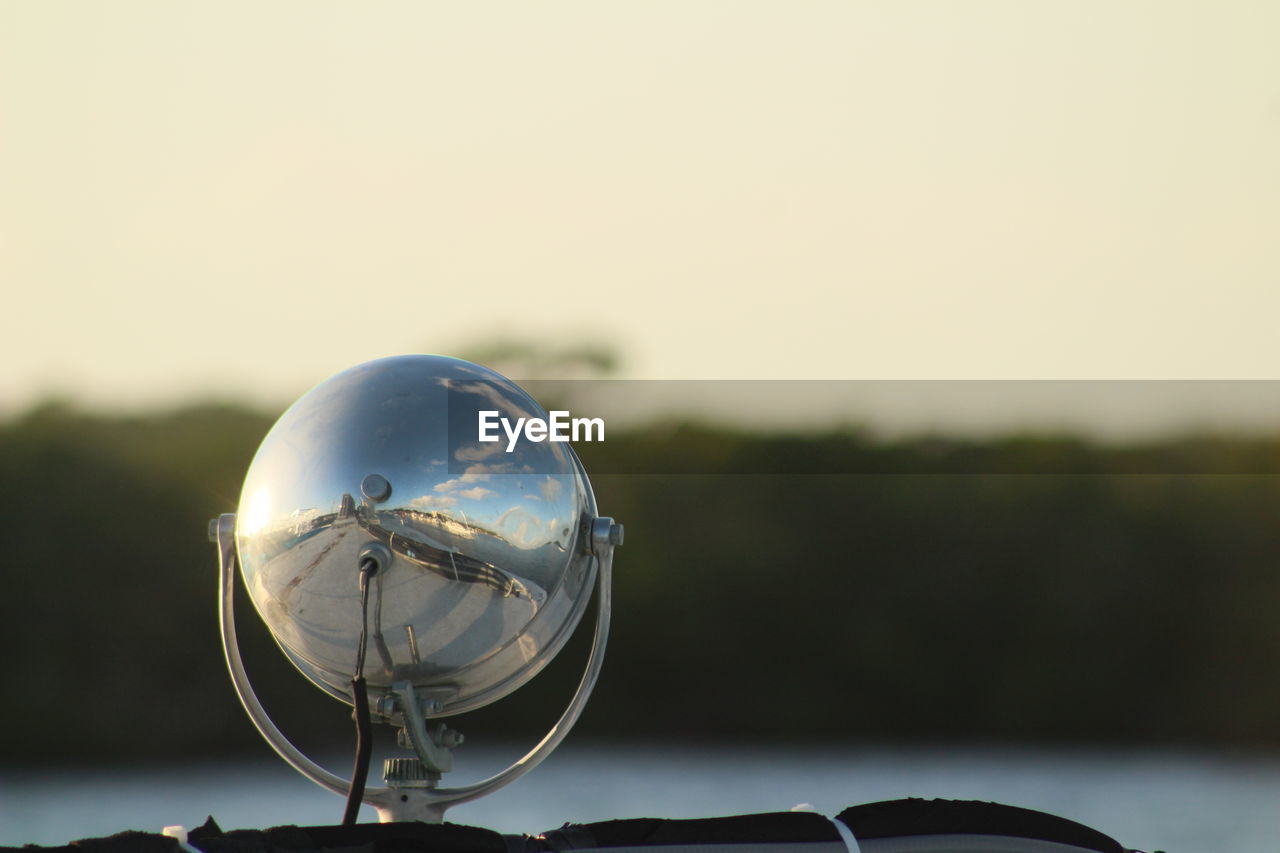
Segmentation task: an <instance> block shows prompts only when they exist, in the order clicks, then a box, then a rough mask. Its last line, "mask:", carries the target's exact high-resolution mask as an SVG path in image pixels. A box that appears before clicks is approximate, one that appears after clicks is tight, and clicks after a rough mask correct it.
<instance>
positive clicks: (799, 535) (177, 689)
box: [0, 404, 1280, 764]
mask: <svg viewBox="0 0 1280 853" xmlns="http://www.w3.org/2000/svg"><path fill="white" fill-rule="evenodd" d="M273 419H274V418H273V416H272V415H269V414H265V413H262V412H257V411H250V410H247V409H243V408H239V407H236V406H233V405H205V406H193V407H189V408H184V409H181V410H178V411H171V412H165V413H155V414H150V415H140V416H129V417H126V416H107V415H90V414H85V413H83V412H80V411H77V410H75V409H74V408H71V407H68V406H65V405H54V404H50V405H46V406H43V407H40V408H37V409H35V410H33V411H30V412H28V413H26V414H25V415H22V416H20V417H17V418H15V419H12V420H10V421H9V422H7V423H5V424H3V425H0V482H2V483H3V484H4V488H3V490H0V542H2V543H3V551H2V552H0V553H2V554H3V557H2V559H3V561H4V577H5V587H4V591H3V594H0V650H2V651H0V663H2V664H3V672H4V674H5V677H4V678H3V679H0V693H2V694H3V696H2V701H3V705H2V707H3V708H4V712H3V719H4V723H5V725H4V726H3V728H2V729H0V762H3V763H6V764H21V763H25V762H30V761H35V760H46V761H66V762H88V761H96V760H110V761H118V762H126V761H143V760H148V761H151V760H164V759H167V758H173V759H185V758H189V757H193V756H209V755H219V754H227V753H234V752H252V753H261V752H263V751H264V750H265V749H266V748H265V747H264V746H263V745H262V744H261V743H260V741H259V740H258V738H257V735H256V734H255V733H254V732H253V731H252V730H251V728H250V724H249V723H248V721H247V719H246V718H245V716H244V714H243V712H242V711H241V710H240V708H239V706H238V704H237V701H236V699H235V697H234V694H233V692H232V689H231V685H230V682H229V679H228V677H227V675H226V673H225V669H224V665H223V662H222V659H221V652H220V648H219V643H218V639H217V634H218V632H217V624H216V602H215V590H216V559H215V554H214V549H213V546H212V545H211V544H209V542H208V541H207V539H206V524H207V522H208V520H209V519H210V518H211V517H213V516H216V515H217V514H219V513H222V512H229V511H234V509H235V505H236V502H237V497H238V490H239V486H240V482H241V479H242V477H243V475H244V472H245V470H246V468H247V466H248V464H249V461H250V459H251V458H252V455H253V453H254V451H255V450H256V448H257V445H258V442H259V441H260V440H261V438H262V436H263V435H264V434H265V433H266V431H267V429H268V428H269V427H270V425H271V423H272V421H273ZM583 456H584V460H585V462H586V465H587V468H588V470H589V471H593V472H595V471H605V472H645V471H653V472H655V473H604V474H594V473H593V476H592V482H593V485H594V487H595V489H596V493H597V498H598V500H599V504H600V507H601V510H602V511H603V512H604V513H606V514H608V515H612V516H615V517H616V518H618V519H619V520H621V521H623V522H624V523H625V524H626V528H627V541H626V544H625V546H624V547H623V548H622V549H621V550H620V551H619V553H618V557H617V563H616V581H615V587H616V589H615V602H614V620H615V621H614V625H615V627H614V632H613V635H612V638H611V640H610V650H609V655H608V659H607V665H606V666H605V670H604V675H603V677H602V679H601V683H600V686H599V687H598V688H597V691H596V694H595V697H594V698H593V700H592V703H591V705H590V706H589V708H588V711H587V713H586V715H585V716H584V718H583V720H582V722H581V723H580V724H579V729H578V730H577V731H576V733H575V737H578V738H583V739H590V738H593V737H594V738H596V739H650V740H680V739H695V738H697V739H708V738H723V739H739V740H750V741H752V742H754V743H760V744H765V745H767V744H769V743H773V742H777V741H795V740H813V741H820V740H826V739H831V738H836V739H840V740H881V741H883V740H892V741H899V742H901V741H926V740H936V741H940V742H955V741H1010V742H1027V741H1036V742H1055V743H1067V742H1090V743H1098V742H1103V743H1152V744H1161V745H1171V744H1201V745H1210V746H1218V747H1228V748H1238V747H1248V748H1252V747H1275V746H1277V745H1280V722H1277V720H1280V680H1278V679H1277V678H1276V673H1277V672H1278V671H1280V618H1277V617H1278V614H1280V572H1277V570H1276V568H1277V555H1280V528H1278V526H1277V524H1276V517H1277V510H1278V509H1280V477H1277V476H1276V475H1275V474H1272V473H1267V472H1270V471H1276V470H1280V462H1278V461H1277V460H1280V440H1256V441H1251V442H1245V441H1230V440H1225V439H1212V438H1199V439H1183V440H1178V441H1165V442H1158V443H1149V444H1145V445H1134V446H1126V447H1116V446H1110V445H1097V444H1093V443H1090V442H1088V441H1084V440H1082V439H1079V438H1077V437H1071V436H1060V437H1055V436H1040V437H1012V438H1006V439H992V440H989V441H957V440H949V439H944V438H939V437H931V438H919V439H910V440H905V439H904V440H896V441H883V440H876V439H874V438H872V437H870V436H869V435H867V434H865V433H860V432H857V431H838V432H831V433H827V434H824V435H791V434H767V435H766V434H754V433H747V432H741V431H735V430H731V429H728V428H723V427H716V426H710V425H706V424H702V425H699V424H690V423H666V424H655V425H653V426H650V427H646V428H644V429H642V430H637V431H633V432H630V433H627V434H622V433H611V434H610V435H609V440H608V441H607V442H605V443H603V444H598V445H593V446H590V447H587V448H583ZM682 470H688V471H698V472H700V473H697V474H688V473H671V472H679V471H682ZM831 470H835V471H840V472H844V473H839V474H830V473H825V472H827V471H831ZM1026 472H1032V473H1026ZM240 617H241V618H240V620H239V621H240V625H241V632H242V635H243V641H244V644H245V647H246V649H245V654H246V658H247V659H248V661H249V664H250V669H251V671H252V673H253V675H254V678H255V680H256V683H257V684H258V685H259V686H260V688H261V692H262V693H263V694H264V701H265V702H266V703H267V704H268V706H269V707H270V708H271V710H272V713H273V714H276V715H277V716H278V717H279V718H280V722H281V724H282V727H283V728H284V729H285V730H286V731H287V732H289V733H290V734H291V735H293V736H295V737H296V739H297V740H298V741H299V742H300V743H301V744H302V745H303V746H304V747H307V748H319V749H327V748H332V749H346V748H348V746H349V742H350V738H351V735H350V725H351V724H350V713H349V710H348V709H346V708H344V707H343V706H342V705H340V704H339V703H337V702H335V701H333V700H331V699H329V698H326V697H324V696H323V695H322V694H321V693H320V692H319V691H317V690H316V689H315V688H314V687H312V686H310V685H309V684H308V683H307V682H305V681H304V680H303V679H302V678H301V677H300V676H298V675H296V674H295V673H294V671H293V670H292V668H291V667H290V666H289V664H288V663H287V662H286V661H285V660H284V657H283V655H281V654H280V653H279V652H278V651H277V650H276V649H275V648H274V646H273V644H272V642H271V640H270V638H269V636H268V635H267V633H266V630H265V628H263V627H262V626H261V624H260V622H259V620H258V619H257V617H256V615H255V614H254V613H253V611H252V608H251V607H250V606H249V605H248V603H247V601H245V600H243V599H242V602H241V605H240ZM589 618H591V617H590V615H589V616H588V619H589ZM588 633H589V632H587V631H583V630H579V631H578V636H577V637H575V641H574V642H573V643H571V645H570V647H569V648H568V649H566V651H565V652H563V653H562V654H561V656H560V658H559V659H557V661H556V662H555V663H553V664H552V665H551V666H550V667H549V668H548V670H547V673H546V674H545V675H544V676H541V677H539V678H538V679H535V680H534V682H532V683H531V684H529V685H528V686H526V687H524V688H522V689H521V690H520V691H518V692H517V693H516V694H514V695H513V696H511V697H509V698H508V699H506V700H504V701H502V702H500V703H498V704H497V705H495V706H493V707H491V708H488V709H484V710H481V711H478V712H475V713H473V714H470V715H467V716H466V717H464V718H461V719H459V720H458V721H457V723H456V725H458V726H459V727H460V728H462V729H463V730H464V731H465V732H467V734H468V737H469V740H470V741H471V742H477V741H479V740H480V739H481V738H482V737H488V738H495V737H499V736H505V735H508V734H510V735H518V736H526V735H528V736H538V735H540V734H541V733H542V731H543V730H545V727H546V726H547V725H548V724H549V723H550V722H551V721H552V720H554V719H555V717H556V716H557V715H558V714H559V711H560V709H561V708H562V706H563V704H564V703H565V702H566V701H567V699H568V696H569V695H570V693H571V692H572V688H573V684H574V683H575V682H576V679H577V676H578V673H579V671H580V667H581V662H582V659H583V658H584V656H585V646H586V641H587V638H586V635H587V634H588Z"/></svg>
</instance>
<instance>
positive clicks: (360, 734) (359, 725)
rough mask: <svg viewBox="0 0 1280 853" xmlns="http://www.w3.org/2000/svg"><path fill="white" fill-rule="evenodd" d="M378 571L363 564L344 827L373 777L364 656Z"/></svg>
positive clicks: (353, 819) (349, 823)
mask: <svg viewBox="0 0 1280 853" xmlns="http://www.w3.org/2000/svg"><path fill="white" fill-rule="evenodd" d="M377 571H378V564H377V562H376V561H374V560H371V559H367V560H364V561H363V562H361V563H360V645H359V646H358V647H357V649H356V671H355V677H354V678H352V679H351V699H352V702H353V703H354V704H355V713H354V714H353V716H354V718H355V721H356V760H355V767H354V768H353V769H352V772H351V790H350V791H348V792H347V810H346V812H345V813H344V814H343V816H342V825H343V826H352V825H353V824H354V823H355V822H356V816H357V815H358V814H359V813H360V804H361V803H362V802H363V801H364V785H365V782H366V781H367V780H368V778H369V759H370V757H371V756H372V754H373V731H372V729H373V723H372V721H371V720H370V718H369V693H368V691H367V690H365V680H364V656H365V649H366V648H367V647H368V645H369V576H370V575H372V574H374V573H375V572H377Z"/></svg>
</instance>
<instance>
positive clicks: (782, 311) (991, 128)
mask: <svg viewBox="0 0 1280 853" xmlns="http://www.w3.org/2000/svg"><path fill="white" fill-rule="evenodd" d="M1278 44H1280V4H1278V3H1275V2H1272V0H1258V2H1209V0H1204V2H1196V3H1187V2H1172V0H1156V1H1155V2H1124V0H1107V2H1085V1H1084V0H1043V1H1042V2H1031V1H1030V0H1007V2H996V0H974V1H973V2H910V0H877V2H861V3H859V2H782V0H776V2H745V0H736V1H735V2H704V1H703V0H679V2H629V3H623V2H598V0H584V2H538V3H528V2H520V3H515V2H500V3H467V2H452V3H426V2H362V3H355V2H350V3H337V2H317V0H305V2H216V3H214V2H209V3H200V4H196V3H188V2H175V0H156V2H136V0H132V1H131V0H113V2H76V3H68V2H51V0H3V2H0V285H2V286H3V292H4V309H3V312H2V313H0V359H2V361H3V365H4V366H3V367H0V413H4V412H12V411H14V410H15V409H20V408H22V407H23V406H25V405H27V404H29V403H30V402H31V401H32V400H33V399H37V398H39V397H41V396H42V395H45V394H47V393H49V392H50V391H58V392H61V393H64V394H70V395H72V396H74V397H78V398H82V399H85V400H88V401H90V402H92V403H95V404H107V403H115V404H125V405H130V406H135V405H142V404H150V403H155V402H162V403H166V402H171V401H176V400H179V399H183V398H191V397H199V396H203V395H206V394H209V393H219V394H224V395H235V396H243V397H246V398H249V399H254V400H273V401H275V400H280V401H287V400H289V399H292V398H293V397H295V396H297V395H298V394H300V393H301V392H302V391H304V390H305V389H306V388H307V387H309V386H311V385H312V384H314V383H316V382H318V381H320V380H321V379H323V378H325V377H326V376H328V375H330V374H332V373H334V372H336V371H338V370H341V369H343V368H345V367H348V366H350V365H352V364H355V363H358V362H360V361H364V360H367V359H370V358H375V357H379V356H383V355H391V354H395V353H400V352H413V351H434V352H444V353H452V352H455V351H457V350H458V349H460V348H462V347H465V346H468V345H470V343H471V342H474V341H484V340H490V339H493V338H495V337H502V336H511V335H515V336H519V337H523V338H532V339H537V340H544V341H547V342H551V343H554V342H557V341H563V340H578V339H581V338H583V337H593V338H597V339H607V340H613V341H616V343H617V345H618V348H619V349H620V350H621V351H622V353H623V354H624V356H625V357H626V360H627V362H626V368H627V369H626V373H625V375H627V376H632V377H646V378H742V379H779V378H797V379H830V378H850V379H852V378H862V379H893V378H929V379H954V378H981V379H1001V378H1024V379H1064V378H1071V379H1082V378H1098V379H1109V378H1154V379H1206V378H1238V379H1252V378H1267V379H1276V378H1280V335H1278V334H1277V325H1278V320H1280V49H1277V45H1278Z"/></svg>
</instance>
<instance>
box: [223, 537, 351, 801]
mask: <svg viewBox="0 0 1280 853" xmlns="http://www.w3.org/2000/svg"><path fill="white" fill-rule="evenodd" d="M217 524H218V527H217V531H216V536H217V542H218V573H219V576H220V578H219V595H218V622H219V624H220V625H221V628H222V653H223V656H224V657H226V659H227V669H229V670H231V683H232V684H233V685H235V688H236V695H237V696H239V697H240V704H241V705H243V706H244V709H245V711H246V712H247V713H248V714H249V719H251V720H253V724H254V726H256V727H257V729H258V733H259V734H261V735H262V737H263V739H264V740H266V742H267V743H268V744H269V745H270V746H271V748H272V749H274V750H275V751H276V754H277V755H279V756H280V757H281V758H283V759H284V760H285V761H286V762H288V764H289V766H290V767H292V768H293V769H294V770H297V771H298V772H299V773H301V774H302V775H303V776H306V777H307V778H308V779H310V780H311V781H312V782H315V783H316V784H317V785H320V786H321V787H324V788H328V789H329V790H330V791H333V792H334V793H335V794H342V795H345V794H346V792H347V789H348V788H349V787H350V784H351V783H350V782H348V781H346V780H344V779H343V778H342V777H341V776H337V775H335V774H333V773H330V772H329V771H328V770H325V769H324V768H323V767H321V766H320V765H319V764H316V763H315V762H314V761H312V760H311V759H310V758H307V757H306V756H305V755H303V754H302V752H301V751H300V750H299V749H298V748H297V747H296V746H294V745H293V744H292V743H290V742H289V739H288V738H287V737H285V736H284V733H283V732H281V731H280V729H278V728H276V724H275V723H273V722H271V717H269V716H268V715H267V709H266V708H263V707H262V703H261V702H259V701H258V697H257V695H256V694H255V693H254V692H253V685H252V684H250V683H249V675H248V673H246V672H245V670H244V662H243V661H242V660H241V658H240V643H239V641H238V640H237V639H236V601H235V592H236V589H235V582H236V542H235V530H236V515H235V513H233V512H227V513H223V514H222V515H220V516H218V521H217ZM366 799H367V795H366Z"/></svg>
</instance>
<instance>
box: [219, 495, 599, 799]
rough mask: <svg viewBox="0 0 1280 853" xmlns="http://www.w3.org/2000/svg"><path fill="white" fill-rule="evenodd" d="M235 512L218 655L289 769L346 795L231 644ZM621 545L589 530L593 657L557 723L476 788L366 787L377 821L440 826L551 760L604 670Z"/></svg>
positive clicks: (224, 541) (223, 532) (226, 536)
mask: <svg viewBox="0 0 1280 853" xmlns="http://www.w3.org/2000/svg"><path fill="white" fill-rule="evenodd" d="M235 519H236V517H235V514H234V513H225V514H223V515H222V516H220V517H219V518H218V520H217V530H216V539H217V544H218V562H219V574H220V594H219V607H218V610H219V621H220V623H221V632H222V650H223V654H224V655H225V657H226V660H227V668H228V669H229V670H230V672H231V682H232V684H233V685H234V686H235V690H236V695H237V696H239V697H240V703H241V704H242V705H243V706H244V709H245V711H246V712H247V713H248V714H249V719H251V720H252V721H253V724H254V726H255V727H256V728H257V729H258V732H259V733H260V734H261V735H262V737H263V739H264V740H266V741H267V743H268V744H269V745H270V746H271V748H272V749H274V750H275V751H276V753H277V754H278V755H279V756H280V757H281V758H283V759H284V760H285V761H286V762H287V763H288V764H289V766H291V767H293V768H294V769H295V770H297V771H298V772H299V773H301V774H302V775H303V776H306V777H307V778H308V779H310V780H311V781H312V782H315V783H316V784H317V785H320V786H321V787H324V788H328V789H329V790H330V791H333V792H334V793H335V794H339V795H341V796H345V795H346V794H347V791H348V789H349V788H350V782H349V781H348V780H346V779H344V778H342V777H341V776H338V775H336V774H334V773H331V772H329V771H328V770H325V769H324V768H323V767H321V766H320V765H318V764H316V763H315V762H314V761H312V760H311V759H309V758H308V757H307V756H306V755H304V754H303V753H302V752H301V751H300V750H299V749H298V748H297V747H295V746H294V745H293V744H292V743H290V742H289V739H288V738H286V737H285V735H284V733H283V732H281V731H280V729H279V728H277V727H276V725H275V724H274V723H273V722H272V721H271V718H270V717H269V716H268V715H267V711H266V709H265V708H263V707H262V703H261V702H259V701H258V697H257V696H256V695H255V694H254V692H253V686H252V685H251V684H250V682H249V677H248V674H247V673H246V672H245V669H244V663H243V662H242V660H241V657H240V646H239V643H238V642H237V639H236V626H235V575H236V571H235V569H236V552H235ZM620 542H621V527H620V526H619V525H615V524H613V521H612V519H607V518H599V519H596V520H595V527H594V528H593V530H592V548H593V550H594V553H595V559H596V563H597V573H598V576H597V579H596V589H595V595H596V608H597V609H596V629H595V636H594V640H593V642H592V646H591V654H590V656H589V657H588V659H587V666H586V670H585V671H584V672H583V674H582V679H581V681H579V682H578V688H577V690H576V691H575V693H574V695H573V698H572V700H570V702H569V705H568V707H566V708H565V710H564V713H563V714H561V715H560V719H559V720H557V721H556V723H555V725H554V726H552V727H551V730H550V731H549V732H548V733H547V734H546V736H545V737H543V739H542V740H541V741H539V742H538V744H537V745H536V746H535V747H534V748H533V749H531V750H530V751H529V752H528V753H527V754H526V755H525V756H524V757H523V758H521V759H520V760H518V761H516V762H515V763H514V764H512V765H511V766H510V767H508V768H507V769H506V770H503V771H502V772H500V773H497V774H495V775H493V776H490V777H489V778H488V779H484V780H482V781H480V782H476V783H474V784H471V785H464V786H461V787H457V788H368V789H366V790H365V794H364V802H366V803H368V804H369V805H371V806H373V807H374V808H375V809H377V810H378V817H379V819H380V820H381V821H382V822H384V823H386V822H390V821H404V820H420V821H426V822H431V823H438V822H440V821H442V820H443V819H444V813H445V810H446V809H448V808H449V807H451V806H455V805H459V804H461V803H466V802H470V801H471V800H475V799H479V798H480V797H483V796H484V795H486V794H489V793H492V792H493V791H496V790H498V789H499V788H502V787H504V786H506V785H509V784H511V783H512V782H514V781H515V780H516V779H519V778H520V777H521V776H523V775H524V774H525V773H528V772H529V771H530V770H532V769H533V768H535V767H537V766H538V765H539V764H540V763H542V761H543V759H545V758H546V757H547V756H548V755H550V754H551V752H552V750H554V749H555V748H556V747H557V746H559V745H560V742H561V741H563V740H564V738H565V735H567V734H568V733H569V730H570V729H572V728H573V725H574V723H576V722H577V721H578V717H579V716H581V714H582V711H583V709H584V708H585V707H586V704H587V699H588V698H590V696H591V691H592V690H593V689H594V688H595V684H596V681H597V679H598V678H599V677H600V670H601V669H602V667H603V666H604V652H605V646H606V645H607V642H608V636H609V623H610V615H611V614H610V601H611V595H612V587H613V583H612V580H613V579H612V575H613V549H614V545H616V544H620Z"/></svg>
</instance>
